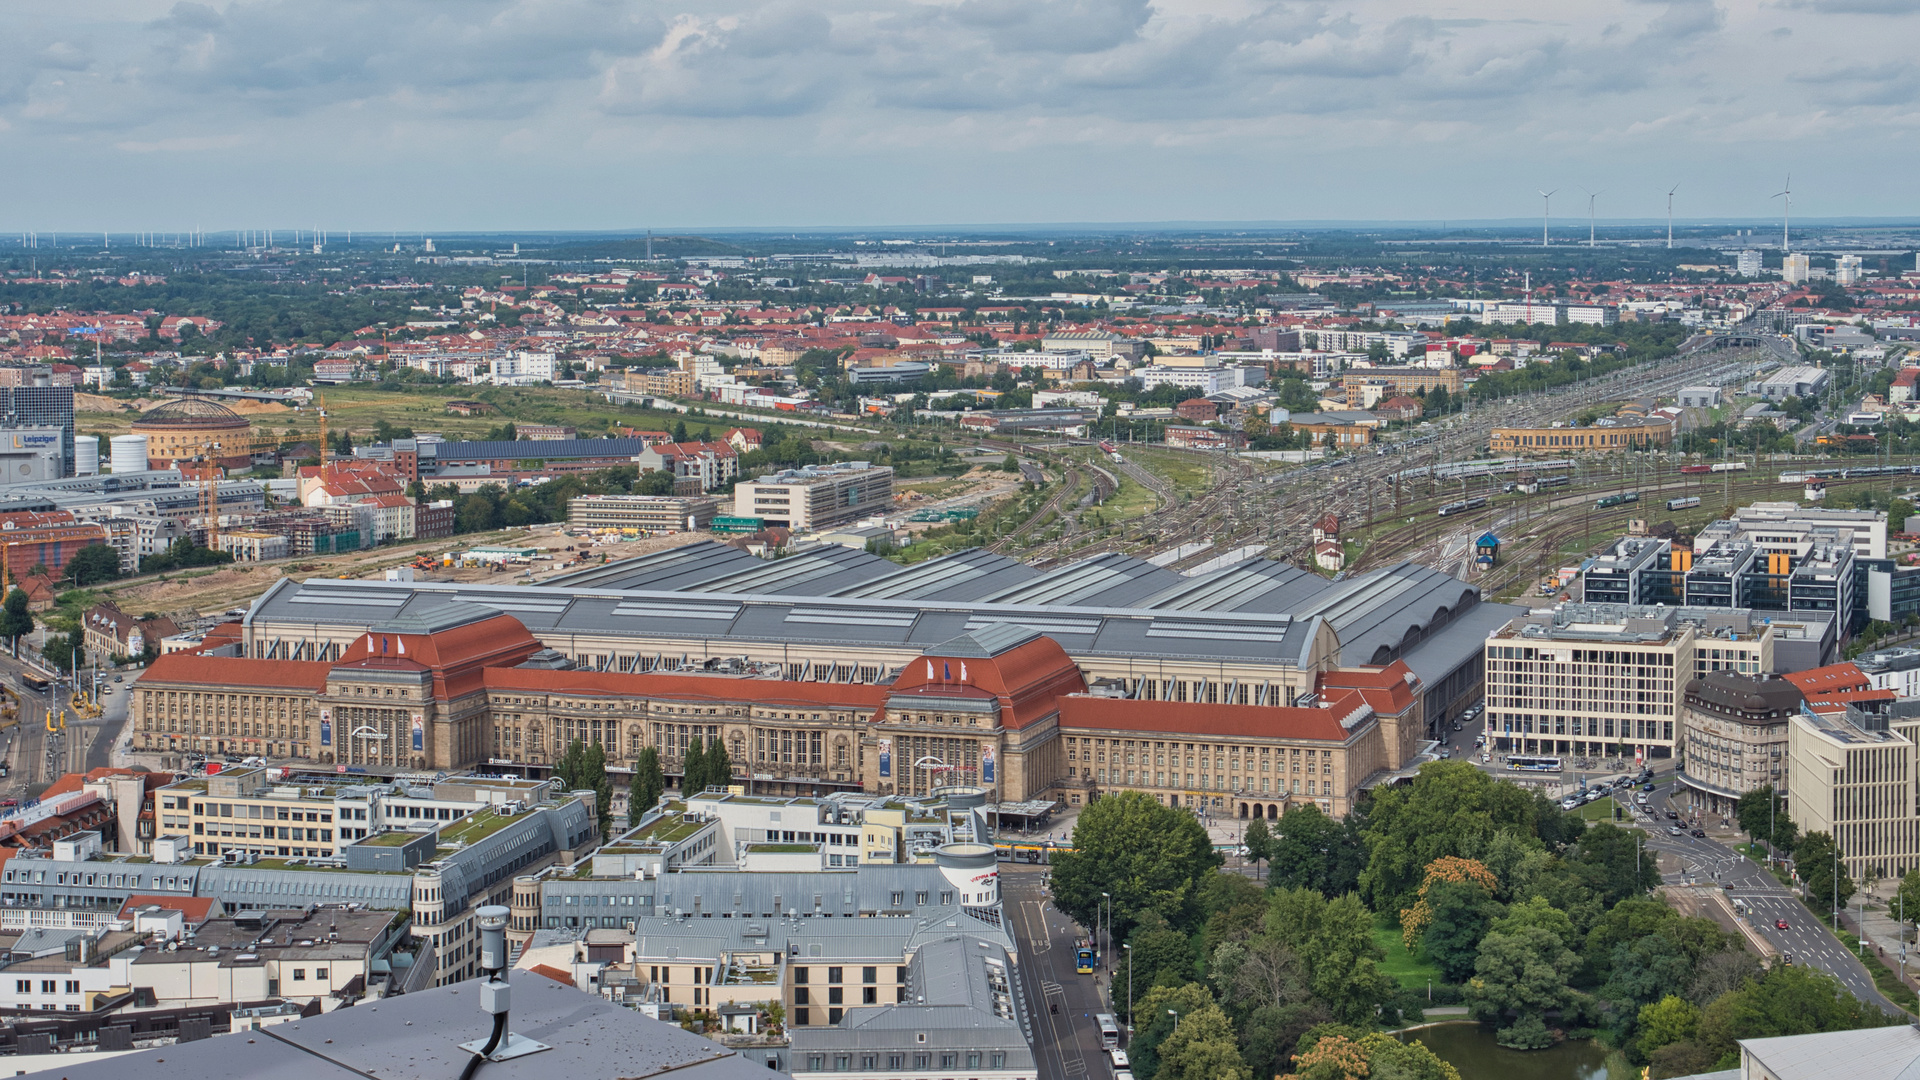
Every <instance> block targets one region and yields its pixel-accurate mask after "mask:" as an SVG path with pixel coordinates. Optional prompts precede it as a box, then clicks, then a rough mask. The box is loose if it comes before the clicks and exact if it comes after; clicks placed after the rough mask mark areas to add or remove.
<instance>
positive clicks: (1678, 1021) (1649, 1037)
mask: <svg viewBox="0 0 1920 1080" xmlns="http://www.w3.org/2000/svg"><path fill="white" fill-rule="evenodd" d="M1699 1030H1700V1009H1699V1007H1698V1006H1696V1005H1695V1004H1694V1003H1693V1002H1691V1001H1688V1000H1687V999H1686V998H1683V997H1678V996H1676V995H1673V994H1668V995H1667V996H1666V997H1663V998H1661V999H1660V1000H1659V1001H1656V1002H1654V1003H1653V1004H1651V1005H1643V1006H1641V1007H1640V1036H1639V1038H1638V1039H1637V1040H1636V1041H1635V1043H1634V1045H1635V1048H1636V1049H1638V1050H1639V1052H1640V1059H1641V1060H1642V1061H1647V1060H1651V1059H1652V1057H1653V1053H1654V1051H1656V1050H1659V1049H1660V1048H1661V1047H1663V1046H1667V1045H1670V1044H1672V1043H1677V1042H1687V1041H1690V1040H1691V1039H1692V1038H1693V1037H1694V1035H1695V1034H1696V1033H1698V1032H1699Z"/></svg>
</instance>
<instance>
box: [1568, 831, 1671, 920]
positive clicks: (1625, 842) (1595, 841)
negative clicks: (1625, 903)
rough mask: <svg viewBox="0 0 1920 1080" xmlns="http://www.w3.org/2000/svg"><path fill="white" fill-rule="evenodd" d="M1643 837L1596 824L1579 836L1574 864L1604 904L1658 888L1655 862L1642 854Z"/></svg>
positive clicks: (1641, 834)
mask: <svg viewBox="0 0 1920 1080" xmlns="http://www.w3.org/2000/svg"><path fill="white" fill-rule="evenodd" d="M1646 844H1647V838H1646V834H1645V833H1643V832H1641V831H1640V830H1638V829H1622V828H1620V827H1618V826H1616V825H1613V824H1611V823H1609V822H1605V821H1602V822H1599V823H1597V824H1595V825H1594V826H1593V827H1592V828H1589V829H1587V830H1586V831H1585V832H1584V833H1582V834H1581V836H1580V841H1579V843H1578V844H1577V845H1576V853H1577V862H1578V864H1579V865H1580V866H1582V867H1584V868H1585V869H1586V871H1587V872H1586V873H1585V874H1584V875H1583V879H1584V880H1585V881H1586V883H1587V884H1588V886H1590V887H1591V888H1592V889H1593V891H1594V892H1596V893H1598V894H1599V895H1600V898H1601V901H1602V902H1603V903H1606V904H1617V903H1619V902H1621V901H1622V900H1625V899H1627V898H1629V897H1633V896H1641V895H1644V894H1646V893H1649V892H1652V891H1653V890H1654V889H1656V888H1658V887H1659V885H1660V865H1659V860H1658V859H1656V858H1655V857H1654V856H1653V855H1652V854H1650V853H1648V852H1647V851H1646Z"/></svg>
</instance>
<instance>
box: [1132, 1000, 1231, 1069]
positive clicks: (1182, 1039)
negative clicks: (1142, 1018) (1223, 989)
mask: <svg viewBox="0 0 1920 1080" xmlns="http://www.w3.org/2000/svg"><path fill="white" fill-rule="evenodd" d="M1159 1053H1160V1067H1159V1069H1158V1070H1157V1071H1155V1073H1154V1077H1155V1078H1156V1080H1252V1075H1253V1074H1252V1073H1251V1072H1249V1071H1248V1069H1247V1063H1246V1062H1245V1061H1244V1060H1242V1059H1241V1057H1240V1046H1239V1043H1238V1042H1237V1041H1236V1040H1235V1039H1234V1035H1233V1023H1232V1021H1230V1020H1228V1019H1227V1014H1226V1013H1224V1012H1222V1011H1221V1009H1220V1006H1218V1005H1211V1004H1210V1005H1207V1006H1206V1007H1204V1008H1201V1009H1196V1010H1194V1011H1192V1012H1189V1013H1186V1014H1185V1015H1183V1016H1181V1017H1180V1025H1179V1027H1178V1028H1176V1029H1175V1030H1174V1032H1173V1033H1172V1034H1171V1035H1169V1036H1168V1037H1167V1038H1166V1039H1165V1040H1163V1041H1162V1042H1161V1043H1160V1047H1159Z"/></svg>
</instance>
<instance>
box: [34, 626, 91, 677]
mask: <svg viewBox="0 0 1920 1080" xmlns="http://www.w3.org/2000/svg"><path fill="white" fill-rule="evenodd" d="M40 655H42V656H44V657H46V658H47V663H49V664H52V665H53V666H54V667H55V668H58V669H59V670H61V671H72V670H73V668H74V664H75V662H76V660H77V659H83V658H84V657H85V655H86V646H85V645H84V644H83V643H82V642H81V639H80V635H79V634H78V633H77V632H76V633H71V634H49V635H48V636H47V643H46V644H45V645H43V646H41V648H40Z"/></svg>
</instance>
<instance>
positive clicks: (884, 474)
mask: <svg viewBox="0 0 1920 1080" xmlns="http://www.w3.org/2000/svg"><path fill="white" fill-rule="evenodd" d="M892 506H893V469H892V468H891V467H890V466H886V465H874V464H872V463H870V462H865V461H850V462H843V463H840V464H836V465H810V466H808V467H806V468H803V469H789V470H786V471H784V472H778V473H770V474H768V475H766V476H762V477H760V478H758V479H756V480H751V481H746V480H743V481H741V482H739V483H738V484H736V485H735V486H734V495H733V513H734V515H735V516H736V517H757V518H761V519H763V520H765V521H766V522H767V523H768V524H773V525H784V526H786V527H787V528H789V529H818V528H823V527H827V526H833V525H845V524H847V523H849V522H852V521H857V520H859V519H860V518H863V517H871V516H872V515H874V514H880V513H885V512H886V511H887V510H888V509H890V508H891V507H892Z"/></svg>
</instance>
